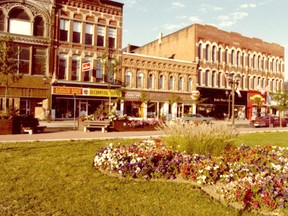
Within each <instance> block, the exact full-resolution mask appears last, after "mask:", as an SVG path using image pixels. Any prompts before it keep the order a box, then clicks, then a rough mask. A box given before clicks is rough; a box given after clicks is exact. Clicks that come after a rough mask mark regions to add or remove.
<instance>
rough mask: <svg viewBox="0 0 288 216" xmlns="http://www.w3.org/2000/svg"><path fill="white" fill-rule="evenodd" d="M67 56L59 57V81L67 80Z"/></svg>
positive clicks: (61, 55)
mask: <svg viewBox="0 0 288 216" xmlns="http://www.w3.org/2000/svg"><path fill="white" fill-rule="evenodd" d="M67 70H68V68H67V55H66V54H60V55H59V70H58V79H66V77H67Z"/></svg>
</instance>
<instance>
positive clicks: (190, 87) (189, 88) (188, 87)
mask: <svg viewBox="0 0 288 216" xmlns="http://www.w3.org/2000/svg"><path fill="white" fill-rule="evenodd" d="M187 85H188V86H187V89H188V92H191V91H192V85H193V81H192V79H191V78H189V79H188V83H187Z"/></svg>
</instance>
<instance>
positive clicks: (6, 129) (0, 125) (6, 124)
mask: <svg viewBox="0 0 288 216" xmlns="http://www.w3.org/2000/svg"><path fill="white" fill-rule="evenodd" d="M20 132H21V123H20V119H19V118H12V119H0V135H5V134H20Z"/></svg>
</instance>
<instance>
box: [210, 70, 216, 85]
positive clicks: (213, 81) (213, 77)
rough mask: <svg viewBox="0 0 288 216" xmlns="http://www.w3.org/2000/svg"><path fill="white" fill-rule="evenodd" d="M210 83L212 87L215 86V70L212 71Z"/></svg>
mask: <svg viewBox="0 0 288 216" xmlns="http://www.w3.org/2000/svg"><path fill="white" fill-rule="evenodd" d="M211 81H212V83H211V85H212V87H216V71H213V72H212V80H211Z"/></svg>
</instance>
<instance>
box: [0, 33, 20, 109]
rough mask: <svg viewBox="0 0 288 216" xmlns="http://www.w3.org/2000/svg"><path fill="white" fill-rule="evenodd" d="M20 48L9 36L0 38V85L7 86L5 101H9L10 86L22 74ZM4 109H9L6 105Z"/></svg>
mask: <svg viewBox="0 0 288 216" xmlns="http://www.w3.org/2000/svg"><path fill="white" fill-rule="evenodd" d="M19 53H20V50H19V49H18V47H17V46H15V44H14V43H13V40H12V39H11V38H9V37H6V38H4V39H1V40H0V85H1V86H4V87H5V93H4V101H5V102H6V101H7V94H8V88H9V87H10V86H11V85H13V83H15V82H18V81H19V79H21V78H22V76H21V75H20V74H19V73H18V70H19V67H20V65H19V61H18V60H17V59H18V57H19ZM4 111H5V112H6V111H7V106H5V108H4Z"/></svg>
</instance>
